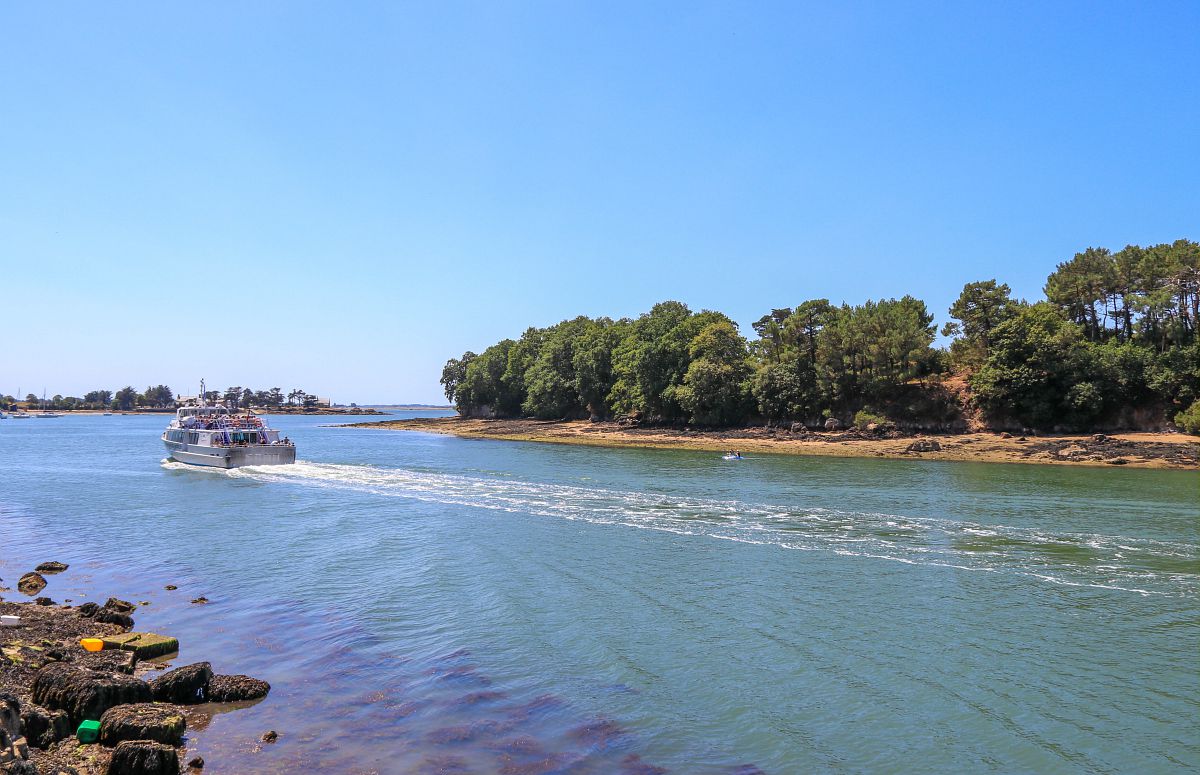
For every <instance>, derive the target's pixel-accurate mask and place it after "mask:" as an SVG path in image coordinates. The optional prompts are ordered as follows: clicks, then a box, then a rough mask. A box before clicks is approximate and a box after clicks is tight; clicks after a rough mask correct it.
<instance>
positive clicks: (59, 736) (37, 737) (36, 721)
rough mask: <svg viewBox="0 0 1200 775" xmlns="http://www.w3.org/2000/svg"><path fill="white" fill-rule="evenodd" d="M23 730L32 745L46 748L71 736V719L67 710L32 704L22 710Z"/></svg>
mask: <svg viewBox="0 0 1200 775" xmlns="http://www.w3.org/2000/svg"><path fill="white" fill-rule="evenodd" d="M21 730H22V732H23V734H24V735H25V739H26V740H28V741H29V744H30V745H31V746H33V747H34V748H41V749H43V750H45V749H47V748H49V747H50V746H52V745H54V744H55V743H57V742H58V741H59V740H64V739H66V738H68V737H70V736H71V719H70V718H69V717H68V716H67V713H66V711H62V710H46V709H45V708H39V707H38V706H37V705H30V706H28V707H26V708H25V710H23V711H21Z"/></svg>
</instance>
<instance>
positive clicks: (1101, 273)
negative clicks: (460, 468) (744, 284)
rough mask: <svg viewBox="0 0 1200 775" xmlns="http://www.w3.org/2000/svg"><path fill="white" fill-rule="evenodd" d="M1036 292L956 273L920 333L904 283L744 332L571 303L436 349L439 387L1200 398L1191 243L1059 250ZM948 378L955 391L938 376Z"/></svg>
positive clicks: (565, 402) (477, 392) (1197, 270)
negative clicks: (443, 350) (601, 312)
mask: <svg viewBox="0 0 1200 775" xmlns="http://www.w3.org/2000/svg"><path fill="white" fill-rule="evenodd" d="M1044 290H1045V294H1046V299H1045V300H1044V301H1038V302H1034V303H1030V302H1027V301H1024V300H1020V299H1014V298H1012V296H1011V291H1010V289H1009V287H1008V285H1006V284H1003V283H1000V282H998V281H997V280H995V279H991V280H984V281H979V282H971V283H967V284H966V285H965V286H964V287H963V291H962V294H961V295H960V296H959V298H958V299H957V300H956V301H955V302H954V304H953V305H952V306H951V307H950V309H949V317H950V320H949V321H948V322H947V323H946V324H945V325H943V326H942V330H941V333H942V335H943V336H946V337H949V338H950V339H951V341H950V344H949V347H948V348H938V347H934V339H935V331H936V327H935V325H934V315H933V314H932V313H931V312H930V311H929V310H928V309H927V308H926V306H925V303H924V302H923V301H921V300H920V299H917V298H914V297H912V296H904V297H902V298H899V299H895V298H892V299H879V300H868V301H865V302H863V303H861V304H857V305H851V304H846V303H842V304H840V305H835V304H832V303H830V301H829V300H827V299H811V300H808V301H804V302H801V303H800V304H798V305H797V306H795V307H787V308H780V309H773V310H771V311H770V312H769V313H768V314H766V315H763V316H762V318H760V319H759V320H757V321H756V322H755V323H754V324H753V328H754V334H755V338H753V339H747V338H746V337H744V336H743V335H742V334H741V333H740V332H739V330H738V327H737V324H736V323H734V322H733V321H732V320H730V319H729V318H728V317H727V316H725V315H724V314H722V313H720V312H714V311H709V310H704V311H700V312H696V311H693V310H691V309H689V308H688V307H687V306H686V305H685V304H682V303H680V302H678V301H666V302H662V303H660V304H656V305H655V306H654V307H653V308H652V309H651V310H650V311H649V312H646V313H644V314H642V315H641V316H639V317H637V318H636V319H628V318H623V319H620V320H611V319H609V318H598V319H591V318H587V317H578V318H575V319H573V320H565V321H563V322H561V323H558V324H557V325H553V326H550V327H548V328H529V329H527V330H526V331H525V333H524V334H522V335H521V338H520V339H518V340H515V341H514V340H512V339H505V340H502V341H500V342H497V343H496V344H493V345H492V346H490V347H488V348H487V349H486V350H484V351H483V352H482V353H480V354H475V353H473V352H467V353H464V354H463V355H462V356H461V357H460V358H452V359H451V360H449V361H448V362H447V363H446V366H445V368H444V370H443V372H442V380H441V381H442V385H443V386H444V388H445V391H446V397H447V398H448V399H449V400H450V401H451V402H453V403H454V405H455V407H456V408H457V409H458V411H459V412H460V413H461V414H463V415H471V416H496V417H516V416H529V417H538V418H545V419H558V418H582V417H591V418H593V419H603V418H610V417H614V416H623V415H634V416H639V417H641V418H643V419H645V420H649V421H658V422H670V423H691V424H694V425H703V426H728V425H738V424H742V423H746V422H748V421H751V420H766V421H768V422H785V421H787V422H794V421H799V422H803V423H806V424H810V425H815V424H819V423H822V422H823V421H824V420H825V419H826V418H838V419H839V420H841V421H842V422H846V423H849V422H853V421H854V418H855V417H857V418H858V419H859V421H860V422H862V421H863V418H867V419H870V420H872V421H878V422H889V421H890V422H896V423H899V424H902V425H909V426H912V427H926V428H952V427H961V426H962V425H963V422H964V421H963V417H964V415H965V414H968V413H974V414H977V415H978V416H980V417H981V418H982V419H983V421H984V422H985V423H987V424H989V425H991V426H992V427H1006V426H1021V427H1025V426H1028V427H1035V428H1040V429H1054V428H1061V429H1087V428H1092V427H1099V426H1105V427H1142V426H1147V425H1154V424H1161V423H1162V421H1163V420H1170V419H1171V418H1175V417H1177V416H1178V417H1179V422H1180V424H1181V426H1183V427H1188V426H1187V422H1186V421H1185V420H1186V418H1188V417H1191V416H1193V415H1194V414H1196V413H1200V405H1197V399H1198V398H1200V344H1198V341H1197V325H1198V324H1200V245H1198V244H1197V243H1195V242H1191V241H1188V240H1178V241H1176V242H1173V243H1169V244H1162V245H1154V246H1151V247H1146V248H1143V247H1139V246H1136V245H1130V246H1127V247H1126V248H1124V249H1123V250H1120V251H1117V252H1116V253H1113V252H1111V251H1109V250H1107V249H1104V248H1088V249H1087V250H1085V251H1083V252H1081V253H1078V254H1076V255H1075V257H1074V258H1072V259H1071V260H1069V261H1066V262H1063V263H1061V264H1059V265H1058V266H1057V267H1056V268H1055V270H1054V272H1053V273H1052V274H1051V275H1050V276H1049V278H1048V279H1047V281H1046V286H1045V289H1044ZM956 384H957V385H959V386H961V387H962V388H964V389H961V390H957V391H956V390H954V389H952V388H954V387H955V385H956Z"/></svg>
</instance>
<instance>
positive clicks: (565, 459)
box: [0, 416, 1200, 773]
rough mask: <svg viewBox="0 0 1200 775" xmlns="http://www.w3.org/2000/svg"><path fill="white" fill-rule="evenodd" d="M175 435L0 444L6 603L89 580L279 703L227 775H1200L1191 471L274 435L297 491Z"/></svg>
mask: <svg viewBox="0 0 1200 775" xmlns="http://www.w3.org/2000/svg"><path fill="white" fill-rule="evenodd" d="M166 420H167V418H166V417H163V416H157V417H96V416H93V417H67V418H64V419H62V420H22V421H11V420H5V421H3V422H2V423H0V476H2V477H3V478H2V479H0V526H3V527H4V528H5V529H4V533H5V537H4V542H5V546H4V548H3V551H2V552H0V555H2V556H0V576H3V577H4V578H5V579H6V580H7V581H6V582H5V585H9V586H11V581H12V580H13V578H14V577H15V575H18V574H19V573H20V572H23V571H24V570H28V569H29V568H27V567H25V565H27V564H28V563H31V562H38V561H41V560H45V559H59V560H62V561H65V562H70V563H71V564H72V569H71V571H70V572H68V573H67V574H64V575H63V576H59V577H54V578H52V579H51V586H50V587H49V588H48V590H47V594H51V595H52V596H54V597H55V599H56V600H60V601H61V600H63V599H65V598H68V597H70V598H72V599H73V600H75V601H76V602H78V600H80V599H83V597H86V596H87V595H95V596H100V595H107V594H110V593H111V594H118V593H119V594H121V595H122V596H125V597H128V598H132V599H137V600H148V601H150V603H151V605H149V606H147V607H145V608H143V609H142V610H141V611H140V612H139V615H138V623H139V627H141V628H147V629H150V628H153V629H157V630H159V631H169V632H171V633H172V634H177V635H180V637H181V640H182V641H183V643H184V650H183V653H182V654H181V659H184V660H190V659H210V660H211V661H213V662H214V667H216V668H217V669H218V671H224V672H249V673H251V674H254V675H258V676H260V677H264V678H267V679H268V680H270V681H271V682H272V684H273V685H274V687H275V688H274V689H273V691H272V693H271V695H270V697H268V699H267V700H266V701H264V702H263V703H261V704H259V705H256V706H254V707H252V708H249V709H246V710H240V711H238V712H236V713H226V714H222V715H219V716H215V717H214V718H213V720H212V722H211V724H210V725H208V727H207V728H205V729H196V730H193V731H192V733H191V743H192V745H193V747H196V748H197V749H198V750H199V751H200V752H201V753H203V754H204V756H205V759H206V760H207V761H208V762H209V767H210V768H217V769H215V770H214V771H218V772H220V771H237V772H275V771H280V770H283V769H291V768H300V767H308V768H312V769H317V770H332V771H338V772H414V771H415V772H479V773H486V772H514V773H515V772H528V773H534V772H563V773H567V772H569V773H593V772H595V773H607V772H630V773H633V772H639V773H649V772H662V771H671V772H686V773H693V772H695V773H708V772H712V773H734V772H739V773H751V772H757V771H759V770H761V771H763V772H771V773H794V772H864V771H868V772H869V771H926V772H963V771H989V770H990V771H997V772H1177V771H1180V770H1184V769H1191V770H1195V769H1197V768H1200V605H1198V601H1200V517H1198V511H1200V477H1198V476H1197V474H1196V473H1194V472H1169V471H1142V470H1114V469H1111V468H1098V469H1090V468H1089V469H1084V468H1060V467H1050V466H1022V465H986V464H966V463H938V462H909V461H889V460H875V459H872V460H852V459H834V458H828V459H819V458H786V457H771V456H765V457H759V458H755V459H750V460H746V461H743V462H739V463H726V462H724V461H721V460H720V459H719V457H718V456H717V455H714V454H711V453H696V452H670V451H639V450H605V449H596V448H584V447H578V448H573V447H564V446H556V445H538V444H520V443H509V442H491V441H468V440H461V439H455V438H450V437H443V436H435V435H429V434H420V433H397V432H386V431H371V430H358V429H348V428H337V427H326V425H325V423H328V422H329V420H328V418H320V417H281V418H277V419H275V421H274V424H275V425H276V426H278V427H280V428H282V429H283V430H284V431H285V432H286V433H287V434H288V435H290V436H291V438H293V439H295V440H296V441H297V444H298V448H299V457H300V458H301V460H302V461H303V462H301V463H298V464H297V465H295V466H293V467H279V468H261V469H243V470H239V471H235V472H217V471H206V470H196V469H191V468H188V467H185V466H180V465H178V464H172V463H164V462H163V460H162V458H163V452H162V448H161V445H160V443H159V441H158V434H159V432H160V431H161V429H162V427H163V426H164V425H165V423H166ZM166 583H175V584H178V585H179V586H180V587H181V589H180V590H179V591H178V592H175V593H170V592H164V591H163V590H162V586H163V585H164V584H166ZM4 594H5V595H6V596H7V597H9V598H13V597H16V596H17V595H16V593H15V592H11V593H4ZM199 594H204V595H206V596H207V597H209V598H210V599H211V600H212V601H213V602H212V603H210V604H209V605H207V606H191V605H188V604H187V603H186V601H187V599H190V598H191V597H194V596H196V595H199ZM266 729H276V730H278V731H279V732H280V733H281V737H280V741H279V743H277V744H275V745H274V746H268V747H265V748H263V747H262V746H257V745H256V743H255V741H256V739H257V737H258V736H259V735H260V734H261V733H262V732H263V731H265V730H266ZM258 748H263V749H262V750H257V749H258ZM221 768H223V769H221ZM206 771H207V770H206Z"/></svg>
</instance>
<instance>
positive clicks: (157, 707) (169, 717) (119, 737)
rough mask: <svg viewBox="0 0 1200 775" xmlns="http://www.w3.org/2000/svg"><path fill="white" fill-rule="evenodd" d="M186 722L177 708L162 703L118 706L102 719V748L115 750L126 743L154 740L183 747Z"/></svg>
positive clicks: (105, 712) (108, 711)
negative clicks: (104, 746) (108, 747)
mask: <svg viewBox="0 0 1200 775" xmlns="http://www.w3.org/2000/svg"><path fill="white" fill-rule="evenodd" d="M185 729H187V722H186V721H185V720H184V717H183V714H182V713H180V712H179V710H178V709H177V708H174V707H172V706H170V705H164V704H161V703H157V702H154V703H137V704H135V705H117V706H115V707H112V708H109V709H108V710H106V711H104V715H103V716H101V717H100V744H101V745H108V746H115V745H117V744H119V743H121V742H122V741H124V740H153V741H155V742H158V743H166V744H167V745H182V744H183V733H184V730H185Z"/></svg>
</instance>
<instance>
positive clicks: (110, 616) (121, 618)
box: [92, 608, 133, 630]
mask: <svg viewBox="0 0 1200 775" xmlns="http://www.w3.org/2000/svg"><path fill="white" fill-rule="evenodd" d="M92 619H94V620H95V621H97V622H100V623H101V624H115V625H117V626H119V627H124V628H125V629H127V630H128V629H131V628H132V627H133V617H132V616H130V615H129V614H124V613H121V612H120V611H114V610H112V609H111V608H101V609H100V610H99V611H97V612H96V614H95V616H93V617H92Z"/></svg>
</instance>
